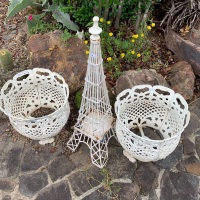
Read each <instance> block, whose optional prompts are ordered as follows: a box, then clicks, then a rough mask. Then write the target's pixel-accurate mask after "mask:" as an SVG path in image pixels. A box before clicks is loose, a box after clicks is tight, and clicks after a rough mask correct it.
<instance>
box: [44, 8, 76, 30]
mask: <svg viewBox="0 0 200 200" xmlns="http://www.w3.org/2000/svg"><path fill="white" fill-rule="evenodd" d="M47 10H48V11H52V16H53V18H54V19H55V20H56V21H57V22H60V23H62V24H63V26H66V27H67V28H68V29H70V30H73V31H77V30H78V28H79V27H78V25H77V24H75V23H74V22H73V21H71V20H70V16H69V14H68V13H64V12H62V11H60V10H59V7H58V6H57V5H55V4H53V5H51V6H49V7H48V9H47Z"/></svg>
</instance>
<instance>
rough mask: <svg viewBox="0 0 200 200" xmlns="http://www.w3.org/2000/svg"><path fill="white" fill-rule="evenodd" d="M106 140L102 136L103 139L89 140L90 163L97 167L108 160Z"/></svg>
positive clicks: (100, 166)
mask: <svg viewBox="0 0 200 200" xmlns="http://www.w3.org/2000/svg"><path fill="white" fill-rule="evenodd" d="M107 142H108V141H107V140H106V138H103V141H95V140H92V141H91V148H90V156H91V159H92V163H93V164H94V165H96V166H97V167H99V168H103V167H104V165H105V164H106V162H107V160H108V147H107Z"/></svg>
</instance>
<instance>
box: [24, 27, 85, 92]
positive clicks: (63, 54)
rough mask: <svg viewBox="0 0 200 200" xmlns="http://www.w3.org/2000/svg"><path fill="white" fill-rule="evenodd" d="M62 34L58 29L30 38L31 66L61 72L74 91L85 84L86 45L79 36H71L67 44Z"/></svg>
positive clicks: (71, 90)
mask: <svg viewBox="0 0 200 200" xmlns="http://www.w3.org/2000/svg"><path fill="white" fill-rule="evenodd" d="M61 35H62V32H61V31H59V30H56V31H54V32H49V33H45V34H43V35H42V34H35V35H32V36H31V37H30V38H29V41H28V48H29V51H30V60H31V66H30V68H35V67H39V68H40V67H41V68H47V69H50V70H51V71H54V72H57V73H59V74H60V75H61V76H62V77H63V78H64V79H65V81H66V83H67V84H68V85H69V89H70V93H73V92H75V91H76V90H77V89H79V88H80V87H81V86H82V85H84V78H85V75H86V68H87V56H86V54H85V46H84V43H83V42H82V41H81V40H80V39H78V38H70V39H69V40H68V41H67V46H66V45H65V44H64V43H63V41H62V40H61Z"/></svg>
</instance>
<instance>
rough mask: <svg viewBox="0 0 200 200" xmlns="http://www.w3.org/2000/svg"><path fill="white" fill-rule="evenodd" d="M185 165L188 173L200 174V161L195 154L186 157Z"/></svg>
mask: <svg viewBox="0 0 200 200" xmlns="http://www.w3.org/2000/svg"><path fill="white" fill-rule="evenodd" d="M184 166H185V169H186V171H187V172H188V173H191V174H195V175H197V176H200V161H199V160H198V159H197V158H196V157H195V156H191V157H189V158H187V159H185V160H184Z"/></svg>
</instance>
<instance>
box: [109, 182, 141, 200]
mask: <svg viewBox="0 0 200 200" xmlns="http://www.w3.org/2000/svg"><path fill="white" fill-rule="evenodd" d="M111 189H112V192H113V194H115V195H117V196H118V199H120V200H128V199H130V200H131V199H138V196H139V193H140V188H139V185H138V184H137V183H114V184H112V185H111Z"/></svg>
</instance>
